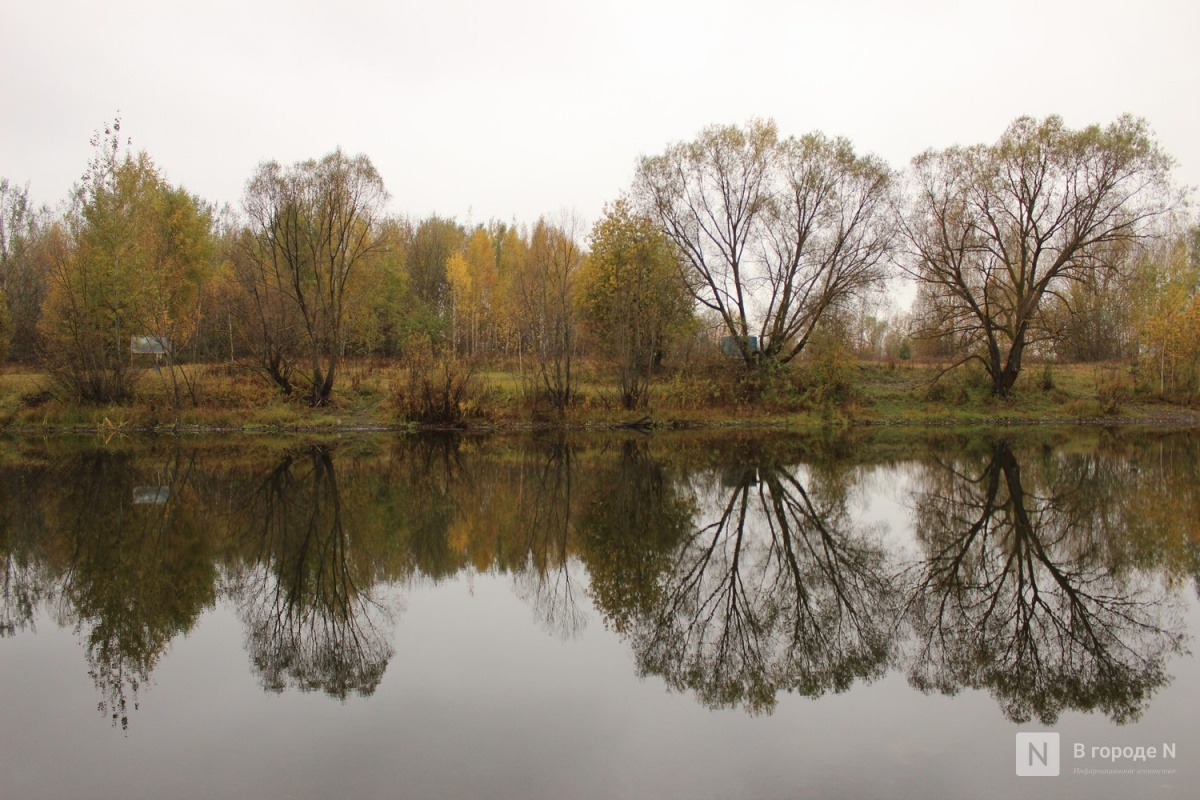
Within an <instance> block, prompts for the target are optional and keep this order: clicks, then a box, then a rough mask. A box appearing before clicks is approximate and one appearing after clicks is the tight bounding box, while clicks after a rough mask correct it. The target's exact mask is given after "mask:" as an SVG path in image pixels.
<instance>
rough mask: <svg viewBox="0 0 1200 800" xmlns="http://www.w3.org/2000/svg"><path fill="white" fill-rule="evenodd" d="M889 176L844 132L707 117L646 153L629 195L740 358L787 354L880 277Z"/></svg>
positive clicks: (887, 243) (887, 234)
mask: <svg viewBox="0 0 1200 800" xmlns="http://www.w3.org/2000/svg"><path fill="white" fill-rule="evenodd" d="M891 183H892V174H891V171H890V170H889V169H888V167H887V166H886V165H885V164H884V163H883V162H882V161H881V160H879V159H878V158H875V157H873V156H859V155H857V154H855V152H854V148H853V146H852V145H851V144H850V142H849V141H847V140H846V139H831V138H829V137H826V136H824V135H823V134H820V133H811V134H808V135H806V136H803V137H801V138H799V139H797V138H792V137H789V138H787V139H780V138H779V134H778V131H777V129H776V127H775V124H774V123H773V122H769V121H767V122H764V121H755V122H751V123H750V124H749V125H747V126H746V127H745V128H739V127H736V126H713V127H710V128H706V129H704V130H703V131H701V133H700V135H699V137H697V138H696V140H695V141H693V142H681V143H676V144H673V145H671V146H670V147H668V148H667V150H666V152H665V153H663V154H662V155H657V156H650V157H645V158H643V159H641V161H640V163H639V164H638V169H637V177H636V178H635V184H634V195H635V196H636V197H637V198H638V199H639V201H640V203H641V205H642V208H643V209H644V210H645V212H646V213H648V214H649V215H650V216H651V217H653V218H654V219H656V220H657V221H658V222H659V223H660V224H661V226H662V228H663V230H664V232H665V233H666V235H667V236H668V237H670V239H671V240H672V242H674V244H675V246H676V247H677V248H678V250H679V252H680V254H681V257H682V259H683V264H684V267H685V269H684V274H685V279H686V282H687V284H688V287H689V289H690V290H691V293H692V295H693V297H694V298H695V300H696V301H697V302H698V303H699V304H700V305H702V306H704V307H705V308H708V309H710V310H711V311H713V312H714V313H716V314H717V315H718V316H719V317H720V319H721V320H722V322H723V323H724V327H725V329H726V330H727V332H728V333H729V334H730V335H731V336H732V337H733V338H734V341H735V342H736V343H737V346H738V348H739V349H740V352H741V354H742V357H743V358H744V359H745V361H746V362H747V363H753V362H755V361H757V360H758V359H759V358H760V354H759V353H758V352H756V348H755V347H753V346H752V344H751V341H750V337H751V336H757V337H758V339H759V343H760V347H761V355H762V356H765V357H766V358H767V359H770V360H775V361H779V362H787V361H790V360H791V359H793V358H795V357H796V356H798V355H799V354H800V353H801V352H802V351H803V350H804V347H805V346H806V345H807V344H808V342H809V339H810V338H811V336H812V334H813V332H814V331H815V330H816V329H817V327H818V325H819V324H820V322H821V320H822V319H823V318H825V317H826V316H827V315H828V314H829V313H830V312H833V311H836V310H838V309H839V308H840V307H841V306H843V305H845V304H846V303H848V302H849V301H850V300H852V299H854V298H856V297H861V296H863V295H864V294H865V293H867V292H868V291H869V290H870V289H872V288H873V287H875V286H877V285H878V284H879V283H880V282H881V281H882V280H883V279H884V277H885V265H886V263H887V257H888V255H889V252H890V249H891V241H892V233H893V226H892V225H891V224H890V221H889V216H890V207H891V206H890V203H889V187H890V186H891Z"/></svg>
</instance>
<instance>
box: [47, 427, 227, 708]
mask: <svg viewBox="0 0 1200 800" xmlns="http://www.w3.org/2000/svg"><path fill="white" fill-rule="evenodd" d="M194 463H195V459H194V454H191V453H185V452H184V451H182V450H174V451H172V452H170V453H168V454H166V455H164V456H161V457H158V456H156V457H154V458H152V459H151V460H150V463H149V464H147V463H146V461H145V460H143V461H142V462H140V463H138V464H135V462H134V460H133V459H131V458H130V457H129V455H128V454H126V453H106V452H93V453H89V454H86V455H82V456H72V457H69V458H67V459H64V460H63V461H62V462H61V463H60V464H58V465H57V466H56V468H54V469H53V470H52V471H51V475H50V477H51V479H52V480H54V481H55V482H56V487H55V489H54V495H53V500H52V501H51V502H49V503H47V507H48V511H47V515H48V517H49V520H50V527H51V529H52V530H53V532H54V535H53V536H52V537H51V539H52V542H50V543H48V545H49V547H50V548H51V549H52V554H51V559H52V560H53V561H54V562H57V565H58V567H59V573H58V584H59V587H58V604H57V605H58V613H59V619H60V621H61V622H64V623H67V624H71V625H73V626H74V627H75V628H76V630H77V631H79V632H80V634H81V636H82V638H83V639H84V640H85V643H86V646H85V652H86V658H87V662H88V673H89V674H90V675H91V677H92V679H93V680H94V681H95V683H96V688H97V690H98V691H99V692H100V698H101V699H100V702H99V703H98V708H99V709H100V711H101V712H102V713H104V714H106V715H108V716H109V717H110V718H111V719H112V722H113V724H114V725H117V724H119V725H120V726H121V727H122V728H125V727H128V724H129V710H130V706H131V705H132V707H133V708H136V707H137V704H138V699H137V698H138V691H139V689H140V688H141V687H142V686H144V685H145V684H147V683H148V682H149V680H150V675H151V673H152V671H153V670H154V667H155V665H156V664H157V663H158V661H159V659H160V658H161V657H162V655H163V653H164V652H165V651H166V649H167V647H168V646H169V644H170V642H171V640H172V639H174V638H175V637H176V636H177V635H179V634H180V633H185V632H187V631H189V630H190V629H191V628H192V626H193V625H194V624H195V622H196V620H197V619H198V618H199V616H200V614H201V612H202V611H203V610H204V609H205V608H206V607H209V606H210V605H211V604H212V602H213V600H214V597H215V577H216V567H215V564H214V557H213V556H214V554H213V553H212V551H211V550H210V549H209V546H210V540H209V539H208V538H207V537H205V536H203V535H202V533H201V532H200V530H199V529H198V528H199V525H198V523H199V520H198V518H197V517H195V516H194V515H192V514H190V513H188V511H187V509H188V507H189V501H188V496H189V494H190V493H191V491H192V485H191V483H192V482H191V476H192V471H193V468H194ZM146 485H150V486H153V487H155V489H154V502H148V503H146V502H143V503H139V502H138V494H137V492H138V489H139V488H140V487H142V486H146Z"/></svg>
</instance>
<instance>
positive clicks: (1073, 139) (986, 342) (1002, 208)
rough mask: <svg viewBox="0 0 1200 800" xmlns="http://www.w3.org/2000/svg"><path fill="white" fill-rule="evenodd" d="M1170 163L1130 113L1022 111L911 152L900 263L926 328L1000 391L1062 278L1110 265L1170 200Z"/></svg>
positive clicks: (1037, 336) (1059, 293)
mask: <svg viewBox="0 0 1200 800" xmlns="http://www.w3.org/2000/svg"><path fill="white" fill-rule="evenodd" d="M1170 168H1171V160H1170V158H1168V157H1167V156H1166V155H1164V154H1163V153H1162V152H1161V151H1160V150H1159V148H1158V146H1157V144H1156V143H1155V141H1154V139H1153V137H1152V135H1151V133H1150V131H1149V130H1148V128H1147V126H1146V123H1145V122H1144V121H1142V120H1138V119H1134V118H1132V117H1129V116H1124V117H1121V118H1120V119H1118V120H1117V121H1116V122H1114V123H1113V124H1111V125H1109V126H1108V127H1106V128H1101V127H1099V126H1096V125H1093V126H1091V127H1088V128H1084V129H1082V130H1077V131H1076V130H1071V129H1069V128H1067V127H1066V126H1065V125H1064V124H1063V121H1062V119H1061V118H1059V117H1056V116H1052V117H1047V118H1046V119H1044V120H1036V119H1032V118H1030V117H1021V118H1020V119H1018V120H1016V121H1015V122H1014V123H1013V124H1012V125H1010V126H1009V128H1008V130H1007V131H1005V133H1004V135H1003V136H1001V137H1000V140H999V141H998V142H996V143H995V144H994V145H976V146H974V147H951V148H949V149H946V150H941V151H932V150H931V151H928V152H925V153H923V154H921V155H920V156H917V158H916V159H914V161H913V169H912V181H913V192H912V194H911V196H910V197H909V202H908V207H907V208H906V209H905V213H904V214H903V215H902V222H901V228H902V230H903V233H904V236H903V239H904V241H905V243H906V246H907V250H908V252H907V254H906V257H905V258H904V259H903V261H902V264H903V266H904V269H905V270H906V271H907V272H908V273H909V274H910V275H912V276H913V277H914V278H916V279H917V280H918V281H919V282H920V284H921V285H922V288H923V290H925V291H926V292H927V293H928V295H929V300H930V301H931V302H930V303H929V307H930V308H931V309H934V310H935V311H936V313H935V314H932V315H926V318H925V319H923V320H921V323H922V327H923V328H924V329H925V332H931V333H937V334H945V333H946V332H947V331H952V332H953V333H954V335H955V336H956V337H960V338H962V339H963V340H964V341H965V344H966V348H967V349H966V351H965V352H964V353H963V354H962V355H963V358H962V363H965V362H966V361H968V360H971V359H977V360H979V361H980V362H982V363H983V365H984V366H985V367H986V368H987V371H988V374H989V375H990V377H991V381H992V389H993V392H994V393H995V394H996V395H998V396H1001V397H1007V396H1008V395H1009V394H1010V393H1011V392H1012V388H1013V384H1014V383H1015V382H1016V380H1017V376H1018V374H1019V373H1020V371H1021V361H1022V357H1023V356H1024V353H1025V350H1026V348H1027V347H1029V346H1030V345H1032V344H1035V343H1037V342H1039V341H1041V340H1044V339H1046V338H1048V337H1050V336H1051V334H1052V331H1051V329H1050V327H1049V326H1046V325H1044V324H1043V321H1042V319H1041V313H1040V312H1041V310H1042V303H1043V300H1044V299H1045V298H1046V297H1047V296H1053V297H1057V298H1059V299H1060V300H1062V301H1063V302H1064V303H1067V304H1069V302H1070V295H1069V294H1068V293H1067V291H1066V290H1067V288H1068V287H1069V286H1070V285H1071V284H1072V283H1078V282H1080V281H1083V280H1085V279H1089V278H1091V277H1092V276H1094V274H1095V273H1096V272H1097V271H1100V270H1109V269H1114V268H1115V266H1116V264H1117V263H1118V262H1119V258H1118V256H1119V254H1120V253H1121V252H1122V251H1123V250H1124V249H1125V248H1127V247H1128V246H1129V245H1130V244H1134V243H1136V242H1138V241H1139V240H1141V239H1142V238H1143V237H1145V236H1146V235H1148V233H1149V232H1150V230H1151V223H1152V221H1153V220H1154V219H1155V218H1156V217H1158V216H1160V215H1162V214H1163V213H1164V212H1166V211H1167V210H1168V209H1169V208H1170V207H1171V205H1172V193H1171V190H1170V183H1169V173H1170ZM922 332H923V331H921V330H919V331H918V335H920V333H922Z"/></svg>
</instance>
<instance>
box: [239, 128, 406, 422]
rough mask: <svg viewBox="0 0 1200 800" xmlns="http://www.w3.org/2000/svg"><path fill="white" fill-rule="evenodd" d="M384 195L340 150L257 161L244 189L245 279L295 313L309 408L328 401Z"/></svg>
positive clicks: (360, 163) (376, 180)
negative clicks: (292, 160)
mask: <svg viewBox="0 0 1200 800" xmlns="http://www.w3.org/2000/svg"><path fill="white" fill-rule="evenodd" d="M387 197H388V195H387V191H386V190H385V189H384V186H383V179H382V178H380V177H379V173H378V172H376V171H375V167H374V166H372V164H371V161H370V159H368V158H367V157H366V156H365V155H357V156H353V157H351V156H347V155H346V154H344V153H343V152H342V151H341V150H340V149H339V150H335V151H334V152H332V153H330V154H329V155H327V156H325V157H324V158H322V159H321V160H320V161H311V160H310V161H304V162H300V163H297V164H295V165H293V166H291V167H281V166H280V165H279V164H278V163H276V162H274V161H270V162H267V163H264V164H262V165H260V166H259V168H258V171H257V172H255V174H254V176H253V177H252V178H251V179H250V182H249V183H248V184H247V186H246V197H245V207H246V213H247V215H248V216H249V221H250V231H251V233H252V236H251V237H250V238H249V239H248V240H247V243H248V245H249V246H248V248H247V250H246V251H245V255H246V257H247V258H248V260H249V262H250V263H251V264H252V265H253V269H251V270H248V271H247V274H249V275H251V276H253V277H254V278H255V279H256V280H261V281H262V283H263V286H262V287H260V288H261V289H262V290H263V295H264V296H268V295H271V294H274V293H277V294H278V295H279V296H282V297H284V298H286V300H287V302H289V303H290V304H291V305H292V306H293V307H294V309H295V310H296V311H297V312H298V314H299V318H300V321H301V322H302V324H303V330H304V335H303V337H302V338H303V340H304V342H305V350H306V353H307V356H308V362H309V364H310V371H309V373H308V374H307V375H305V376H304V377H305V378H306V379H307V381H308V383H309V386H310V388H311V392H310V402H311V403H312V405H314V406H323V405H327V404H328V403H329V402H330V400H331V398H332V396H333V385H334V377H335V375H336V373H337V365H338V360H339V358H340V355H341V350H342V348H343V346H344V344H345V342H344V327H345V321H346V316H347V310H348V306H349V303H350V302H351V300H352V298H353V297H354V295H353V293H352V292H351V291H350V287H351V286H352V283H351V281H352V280H353V279H355V278H356V276H357V273H359V272H361V271H362V270H364V269H365V268H367V266H368V265H369V264H370V263H372V261H373V260H374V259H375V258H376V257H377V256H379V255H381V254H382V253H383V250H384V242H385V237H384V231H383V225H382V222H383V213H384V206H385V203H386V202H387ZM263 324H264V325H268V324H270V321H269V320H267V319H266V318H264V319H263ZM268 338H269V337H268ZM276 338H278V337H276Z"/></svg>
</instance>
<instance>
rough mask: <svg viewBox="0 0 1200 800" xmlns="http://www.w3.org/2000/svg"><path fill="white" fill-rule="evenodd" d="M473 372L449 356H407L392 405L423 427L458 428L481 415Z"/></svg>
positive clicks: (423, 354) (425, 354)
mask: <svg viewBox="0 0 1200 800" xmlns="http://www.w3.org/2000/svg"><path fill="white" fill-rule="evenodd" d="M479 400H480V397H479V389H478V384H477V381H476V380H475V372H474V370H473V369H472V368H471V367H469V366H467V365H465V364H464V363H463V362H462V361H460V360H459V359H457V358H455V357H454V356H452V355H445V356H442V357H440V358H437V359H434V358H432V357H431V356H429V355H428V354H427V353H423V352H422V353H418V354H413V355H410V356H409V358H408V361H407V364H406V370H405V377H404V379H403V383H402V385H401V387H400V390H399V391H398V392H397V394H396V406H397V408H398V409H399V410H400V413H401V414H403V415H404V417H405V418H406V419H409V420H412V421H414V422H419V423H422V424H424V425H437V426H442V427H462V426H463V425H464V424H465V423H466V421H467V420H468V419H469V418H471V417H479V416H482V410H481V407H480V402H479Z"/></svg>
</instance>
